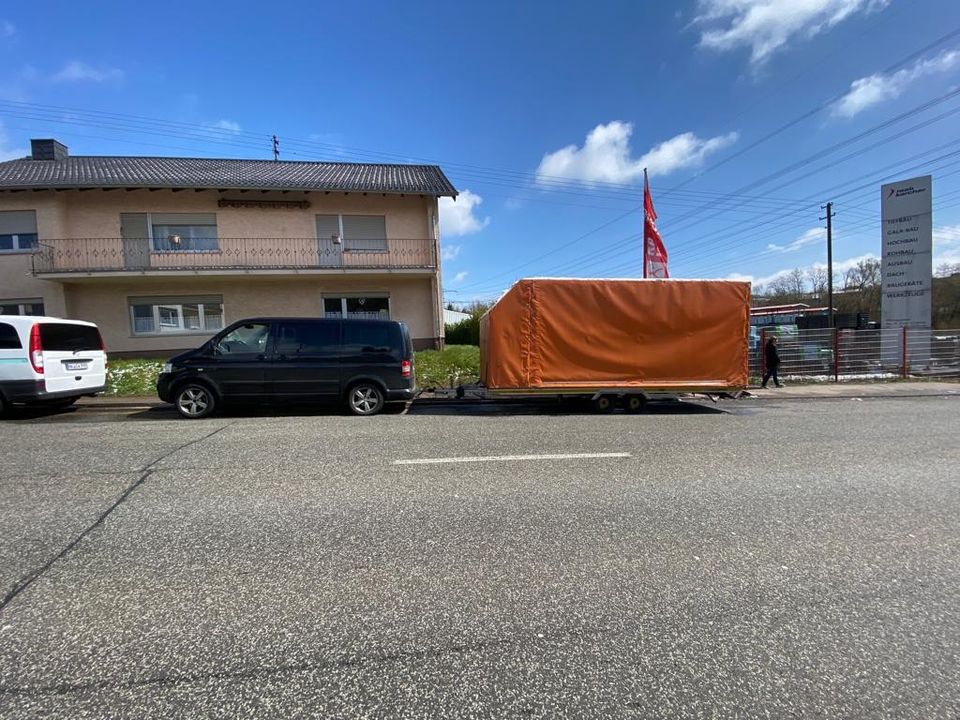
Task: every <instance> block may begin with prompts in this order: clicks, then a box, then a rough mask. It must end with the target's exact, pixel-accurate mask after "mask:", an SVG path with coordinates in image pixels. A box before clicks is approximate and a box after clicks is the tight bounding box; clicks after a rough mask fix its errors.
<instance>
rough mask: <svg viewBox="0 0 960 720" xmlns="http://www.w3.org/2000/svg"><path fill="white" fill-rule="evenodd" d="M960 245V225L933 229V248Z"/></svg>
mask: <svg viewBox="0 0 960 720" xmlns="http://www.w3.org/2000/svg"><path fill="white" fill-rule="evenodd" d="M954 244H957V245H960V225H941V226H940V227H935V228H934V229H933V246H934V247H937V248H939V247H943V246H944V245H954Z"/></svg>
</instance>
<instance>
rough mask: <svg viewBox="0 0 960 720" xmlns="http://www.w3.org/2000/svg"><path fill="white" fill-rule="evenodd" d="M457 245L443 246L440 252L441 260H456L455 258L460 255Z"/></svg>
mask: <svg viewBox="0 0 960 720" xmlns="http://www.w3.org/2000/svg"><path fill="white" fill-rule="evenodd" d="M460 250H461V248H460V246H459V245H444V246H443V250H442V252H441V258H442V259H443V260H456V259H457V256H458V255H459V254H460Z"/></svg>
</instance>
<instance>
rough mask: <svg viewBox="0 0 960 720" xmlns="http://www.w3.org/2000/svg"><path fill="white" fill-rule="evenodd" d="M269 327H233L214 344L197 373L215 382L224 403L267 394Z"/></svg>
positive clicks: (255, 324) (267, 325)
mask: <svg viewBox="0 0 960 720" xmlns="http://www.w3.org/2000/svg"><path fill="white" fill-rule="evenodd" d="M270 343H271V338H270V324H269V323H262V322H249V323H242V324H240V325H236V326H234V327H232V328H230V329H229V330H227V332H226V333H224V334H223V335H222V336H221V337H220V338H219V339H218V340H217V341H216V342H215V343H214V344H213V351H212V355H211V356H210V358H209V359H207V360H205V361H204V362H202V364H201V365H200V367H199V368H198V370H199V371H200V373H201V374H203V373H206V375H207V376H208V377H209V378H210V379H211V380H212V381H213V382H214V383H216V385H217V387H218V388H220V392H221V393H222V394H223V397H224V399H226V400H228V401H229V400H232V399H234V400H252V399H256V398H262V397H265V396H266V395H267V369H268V368H269V365H270V361H269V358H268V353H269V352H270Z"/></svg>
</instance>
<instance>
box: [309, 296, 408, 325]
mask: <svg viewBox="0 0 960 720" xmlns="http://www.w3.org/2000/svg"><path fill="white" fill-rule="evenodd" d="M350 298H384V299H386V301H387V317H386V318H384V319H385V320H392V319H393V303H392V301H391V300H390V293H385V292H372V293H329V294H326V293H325V294H324V295H323V297H322V298H321V306H320V312H321V313H322V314H321V317H334V316H331V315H327V300H339V301H340V314H339V315H337V316H336V317H339V318H341V319H343V320H346V319H347V318H348V317H350V316H349V315H347V300H348V299H350Z"/></svg>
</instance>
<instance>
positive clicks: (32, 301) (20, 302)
mask: <svg viewBox="0 0 960 720" xmlns="http://www.w3.org/2000/svg"><path fill="white" fill-rule="evenodd" d="M0 305H16V306H17V315H23V316H25V317H42V316H43V315H44V313H46V311H47V309H46V306H44V303H43V298H15V299H12V300H0ZM27 305H40V306H42V307H43V312H41V313H40V315H27V314H26V313H25V312H24V311H23V308H24V307H25V306H27Z"/></svg>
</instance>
